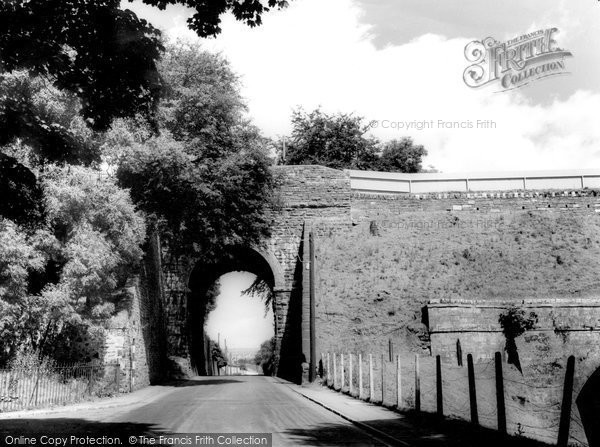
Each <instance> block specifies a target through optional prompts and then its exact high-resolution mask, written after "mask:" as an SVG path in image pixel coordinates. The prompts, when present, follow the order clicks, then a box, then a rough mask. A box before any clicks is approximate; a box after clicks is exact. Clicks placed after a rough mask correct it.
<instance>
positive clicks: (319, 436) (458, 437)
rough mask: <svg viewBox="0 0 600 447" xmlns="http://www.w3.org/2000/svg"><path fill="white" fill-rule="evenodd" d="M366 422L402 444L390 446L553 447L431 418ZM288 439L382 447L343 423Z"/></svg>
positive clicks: (296, 432) (298, 431)
mask: <svg viewBox="0 0 600 447" xmlns="http://www.w3.org/2000/svg"><path fill="white" fill-rule="evenodd" d="M363 422H364V424H366V425H368V426H370V427H373V428H375V429H376V430H378V431H380V432H383V433H385V434H387V435H388V436H390V437H392V438H394V439H396V440H398V441H399V442H398V443H394V442H391V440H390V439H388V438H384V437H382V438H381V439H382V440H383V441H385V442H386V444H388V445H398V446H402V447H405V446H406V445H410V446H413V447H442V446H443V447H482V446H484V447H505V446H509V447H549V444H544V443H541V442H537V441H533V440H530V439H526V438H518V437H514V436H505V437H504V436H501V435H500V434H499V433H498V432H497V431H495V430H489V429H485V428H482V427H477V426H474V425H472V424H470V423H467V422H462V421H440V420H439V419H437V418H436V417H435V416H430V415H421V416H419V415H416V414H411V415H404V414H399V415H398V419H382V420H373V421H366V422H365V421H363ZM353 432H354V434H353ZM286 435H287V436H290V437H292V438H293V439H294V442H295V444H297V445H380V444H378V443H377V442H376V441H374V440H371V441H365V440H364V439H362V438H360V439H358V438H357V437H356V430H353V428H352V427H349V426H348V425H345V424H343V423H341V424H321V425H319V426H316V427H311V428H306V429H299V428H298V429H290V430H287V431H286ZM375 436H377V435H375ZM365 442H367V443H365Z"/></svg>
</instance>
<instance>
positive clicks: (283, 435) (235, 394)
mask: <svg viewBox="0 0 600 447" xmlns="http://www.w3.org/2000/svg"><path fill="white" fill-rule="evenodd" d="M156 390H157V391H156V393H154V394H150V392H145V394H144V397H143V398H142V399H141V401H137V402H135V403H133V404H132V403H131V402H129V403H128V402H127V399H126V398H125V399H123V400H122V401H120V400H119V399H116V400H115V401H114V405H111V406H106V405H104V406H96V407H94V406H93V405H91V406H88V407H87V408H86V407H85V406H83V407H80V408H77V409H73V408H71V409H69V408H63V409H56V410H54V411H52V412H46V413H39V414H31V413H23V414H21V415H19V416H18V417H16V416H15V417H14V418H11V416H10V414H9V413H7V414H4V415H2V418H1V419H0V437H1V439H0V444H1V445H4V444H3V442H2V440H3V439H5V436H7V435H10V436H15V437H18V436H21V435H23V436H27V435H34V434H35V435H38V436H40V435H61V434H64V435H72V434H74V435H78V436H79V435H94V436H115V435H117V434H118V435H120V436H122V437H123V438H124V439H125V438H126V437H128V436H139V435H151V434H154V435H156V434H161V433H164V434H177V433H221V432H222V433H236V432H240V433H272V435H273V446H338V445H351V446H381V445H386V444H383V443H380V442H379V441H377V440H376V439H374V438H372V437H371V436H370V435H368V434H367V433H365V432H363V431H362V430H360V429H359V428H357V427H355V426H354V425H352V424H351V423H350V422H347V421H346V420H344V419H342V418H341V417H339V416H337V415H335V414H333V413H332V412H330V411H328V410H326V409H324V408H322V407H321V406H319V405H317V404H315V403H313V402H311V401H309V400H308V399H306V398H304V397H302V396H300V395H299V394H298V393H296V392H294V391H292V390H291V389H290V388H289V387H288V385H286V384H285V383H282V382H280V381H278V380H277V379H274V378H271V377H264V376H221V377H198V378H196V379H193V380H187V381H183V382H180V383H177V384H175V385H172V386H164V387H157V388H156ZM119 402H122V404H119ZM7 418H8V419H7Z"/></svg>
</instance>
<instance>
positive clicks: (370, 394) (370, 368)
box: [369, 354, 375, 402]
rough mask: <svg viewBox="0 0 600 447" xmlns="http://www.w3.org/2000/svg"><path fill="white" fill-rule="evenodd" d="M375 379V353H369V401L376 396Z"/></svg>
mask: <svg viewBox="0 0 600 447" xmlns="http://www.w3.org/2000/svg"><path fill="white" fill-rule="evenodd" d="M374 382H375V381H374V380H373V354H369V401H370V402H373V398H374V397H375V390H374V389H373V388H374V386H373V385H374Z"/></svg>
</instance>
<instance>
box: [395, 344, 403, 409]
mask: <svg viewBox="0 0 600 447" xmlns="http://www.w3.org/2000/svg"><path fill="white" fill-rule="evenodd" d="M400 366H401V364H400V356H399V355H397V356H396V407H398V408H402V369H401V368H400Z"/></svg>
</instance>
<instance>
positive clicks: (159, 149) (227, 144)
mask: <svg viewBox="0 0 600 447" xmlns="http://www.w3.org/2000/svg"><path fill="white" fill-rule="evenodd" d="M171 51H172V52H173V54H172V55H169V56H167V60H168V61H169V63H168V64H166V65H167V66H168V69H165V73H164V78H165V81H166V82H167V84H168V85H169V88H168V93H167V96H166V99H165V103H164V107H161V109H160V113H159V115H160V117H161V125H164V126H165V127H166V128H168V129H169V131H163V133H162V135H160V136H157V137H152V136H151V137H150V138H148V139H146V140H145V141H143V142H139V140H138V139H136V138H132V137H130V138H124V137H120V138H119V139H118V141H117V140H116V139H115V141H117V144H119V145H120V146H119V147H117V148H114V147H113V148H112V149H109V151H110V153H111V154H112V155H111V156H112V158H113V159H115V160H119V167H118V170H117V176H118V178H119V182H120V184H121V185H122V186H124V187H126V188H129V189H130V190H131V195H132V197H133V199H134V201H135V202H136V203H137V204H138V205H139V206H140V208H141V209H143V210H144V211H145V212H146V213H147V215H148V216H149V217H150V218H151V221H152V225H155V226H156V227H157V228H158V229H159V230H161V232H162V233H163V234H164V236H165V237H166V239H167V240H168V241H169V242H170V245H171V246H172V248H174V249H179V250H181V251H182V252H184V253H188V254H194V255H197V256H199V257H201V258H203V259H204V260H210V259H212V258H214V257H215V255H216V254H218V253H221V252H223V248H224V247H225V246H228V245H239V244H248V243H250V244H251V243H257V242H258V241H259V240H260V239H261V237H263V236H264V235H266V234H267V233H268V223H269V222H268V219H267V216H266V206H267V205H268V201H269V199H270V197H271V191H272V188H273V182H274V180H273V177H272V174H271V172H270V169H269V166H270V160H269V158H268V157H267V155H266V151H265V149H264V139H263V138H262V137H261V136H260V134H259V132H258V130H257V129H256V128H254V127H253V126H251V125H250V124H249V123H247V122H245V121H244V118H243V112H244V104H243V102H242V100H241V98H240V96H239V92H238V88H237V78H236V76H235V75H234V74H233V73H231V71H230V69H229V67H228V65H227V64H226V63H225V62H224V61H223V59H222V58H220V57H215V56H210V55H207V54H203V53H202V54H198V52H199V49H198V48H197V47H186V46H184V45H178V46H174V47H170V48H169V52H171ZM169 54H170V53H169ZM201 66H202V67H203V69H202V70H201V71H200V72H197V73H195V74H194V75H193V76H191V75H190V76H184V75H183V74H184V73H187V72H188V71H189V70H190V69H193V70H196V69H197V68H198V67H201ZM190 67H191V68H190ZM123 143H124V144H123Z"/></svg>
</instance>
